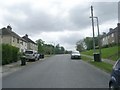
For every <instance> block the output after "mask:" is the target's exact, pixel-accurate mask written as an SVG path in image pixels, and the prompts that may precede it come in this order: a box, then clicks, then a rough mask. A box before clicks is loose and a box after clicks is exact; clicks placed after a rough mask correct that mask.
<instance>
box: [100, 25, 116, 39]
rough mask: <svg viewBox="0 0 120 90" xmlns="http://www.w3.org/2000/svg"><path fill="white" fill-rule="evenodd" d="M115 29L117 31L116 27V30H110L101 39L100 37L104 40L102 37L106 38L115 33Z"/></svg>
mask: <svg viewBox="0 0 120 90" xmlns="http://www.w3.org/2000/svg"><path fill="white" fill-rule="evenodd" d="M117 29H118V27H116V28H114V29H112V30H110V31H109V32H108V33H107V34H104V35H102V37H101V38H104V37H106V36H109V35H111V34H112V33H115V32H117Z"/></svg>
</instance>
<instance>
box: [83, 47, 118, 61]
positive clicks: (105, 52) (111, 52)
mask: <svg viewBox="0 0 120 90" xmlns="http://www.w3.org/2000/svg"><path fill="white" fill-rule="evenodd" d="M96 52H99V51H98V49H96ZM101 52H102V58H105V59H108V58H110V57H111V58H110V59H111V60H114V61H116V60H117V59H118V56H117V52H118V46H114V47H109V48H102V49H101ZM81 54H85V55H90V56H93V50H88V51H85V52H81Z"/></svg>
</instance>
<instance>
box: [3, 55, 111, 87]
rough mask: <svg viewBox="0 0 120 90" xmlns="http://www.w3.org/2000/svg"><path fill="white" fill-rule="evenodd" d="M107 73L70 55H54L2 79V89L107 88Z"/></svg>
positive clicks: (108, 76) (108, 77)
mask: <svg viewBox="0 0 120 90" xmlns="http://www.w3.org/2000/svg"><path fill="white" fill-rule="evenodd" d="M109 79H110V75H109V74H108V73H106V72H104V71H102V70H100V69H98V68H96V67H95V66H93V65H91V64H89V63H87V62H84V61H83V60H74V59H73V60H71V58H70V55H55V56H51V57H49V58H47V59H45V60H43V61H37V62H35V63H34V64H33V63H32V64H29V65H26V66H25V67H24V69H21V70H18V71H16V72H13V73H11V74H9V75H7V76H5V77H3V78H2V80H3V88H107V87H108V82H109Z"/></svg>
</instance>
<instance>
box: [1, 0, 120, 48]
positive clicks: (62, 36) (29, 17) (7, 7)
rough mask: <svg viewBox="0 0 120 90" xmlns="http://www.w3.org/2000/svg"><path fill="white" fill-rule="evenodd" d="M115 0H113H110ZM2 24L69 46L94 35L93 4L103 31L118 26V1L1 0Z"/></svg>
mask: <svg viewBox="0 0 120 90" xmlns="http://www.w3.org/2000/svg"><path fill="white" fill-rule="evenodd" d="M111 1H112V0H111ZM0 3H1V6H0V11H1V12H2V13H0V21H1V22H0V27H1V28H2V27H5V26H7V25H8V24H10V25H11V26H12V28H13V31H15V32H16V33H17V34H19V35H20V36H23V35H25V34H26V33H27V34H28V35H29V36H30V38H31V39H33V40H34V41H35V40H37V39H43V40H44V41H45V42H46V43H55V44H57V43H59V44H60V45H63V46H64V47H65V48H66V49H69V50H72V49H74V48H75V43H76V42H77V41H78V40H80V39H82V38H84V37H87V36H92V29H91V19H90V18H89V17H90V6H91V5H93V6H94V15H95V16H98V17H99V21H100V32H101V33H102V32H103V31H105V32H108V30H109V28H115V27H116V26H117V22H118V21H117V20H118V6H117V5H118V3H117V2H87V0H86V1H85V0H11V2H10V1H9V0H3V1H2V0H1V1H0Z"/></svg>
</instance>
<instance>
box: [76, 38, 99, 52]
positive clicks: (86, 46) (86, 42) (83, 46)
mask: <svg viewBox="0 0 120 90" xmlns="http://www.w3.org/2000/svg"><path fill="white" fill-rule="evenodd" d="M95 47H96V48H99V47H98V37H95ZM90 49H93V38H92V37H86V38H84V39H81V40H79V41H77V42H76V50H77V51H80V52H81V51H84V50H90Z"/></svg>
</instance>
